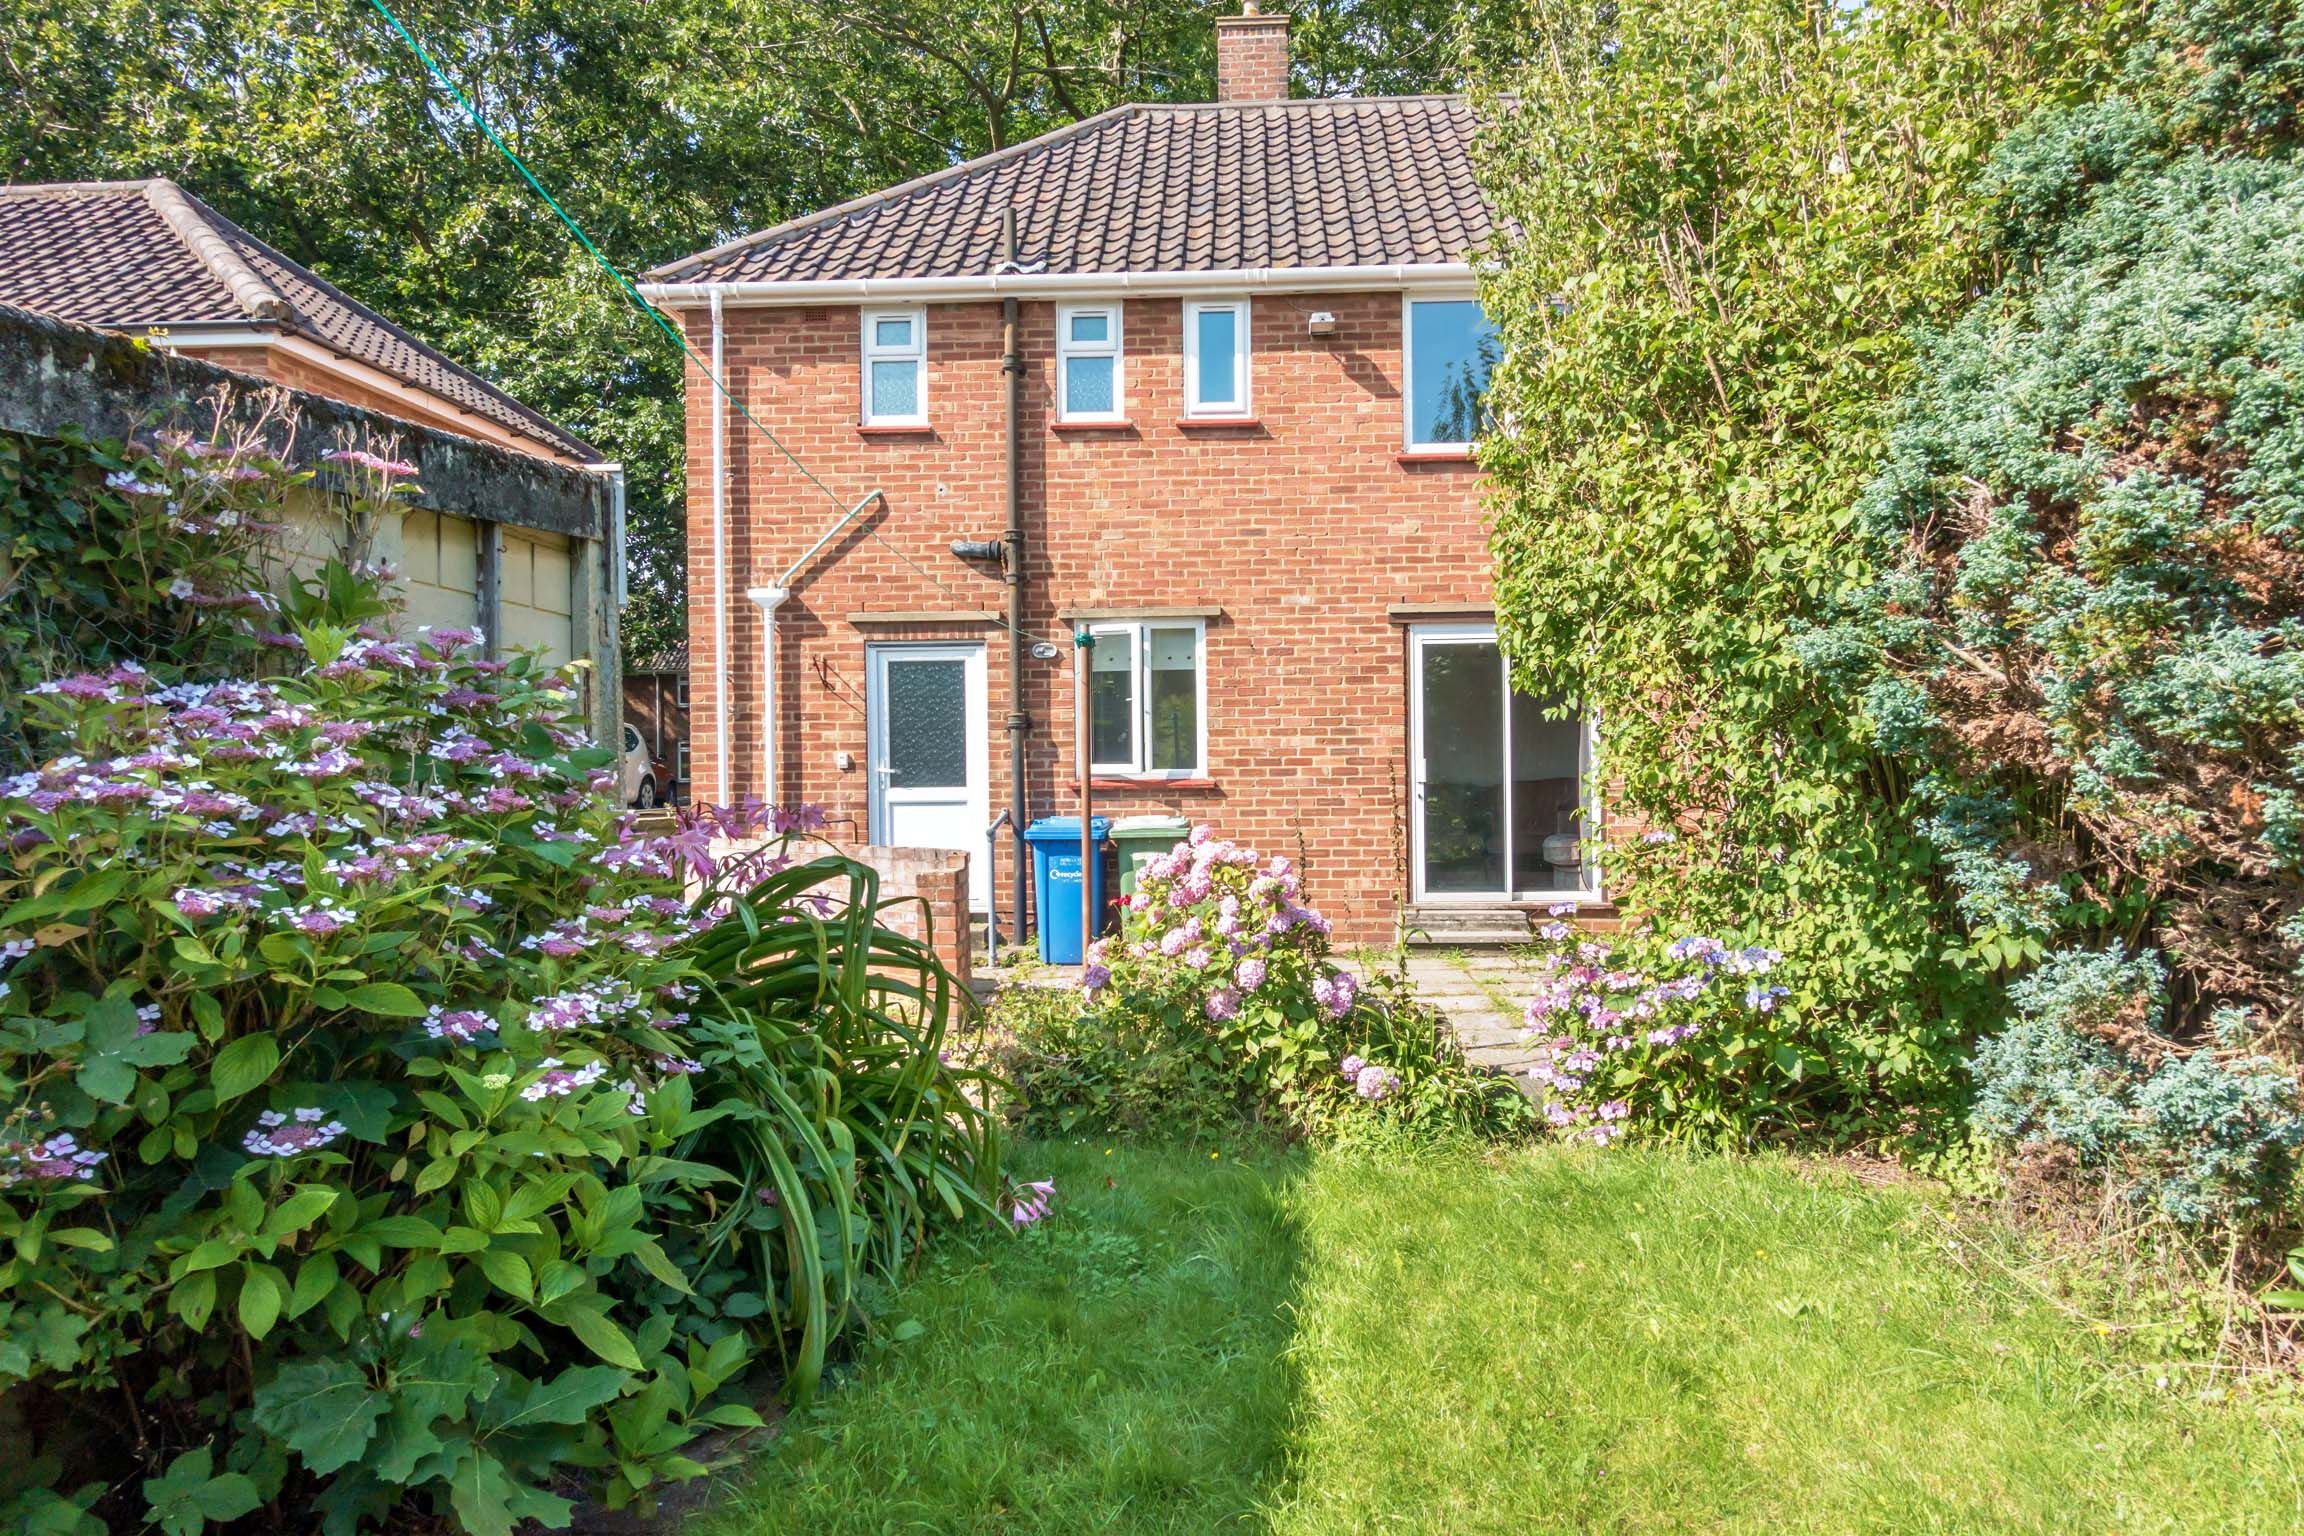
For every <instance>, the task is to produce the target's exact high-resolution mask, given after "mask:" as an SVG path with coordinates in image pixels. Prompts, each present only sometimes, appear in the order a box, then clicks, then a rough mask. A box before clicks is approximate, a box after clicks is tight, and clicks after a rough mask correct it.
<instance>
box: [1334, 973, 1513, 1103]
mask: <svg viewBox="0 0 2304 1536" xmlns="http://www.w3.org/2000/svg"><path fill="white" fill-rule="evenodd" d="M1394 963H1395V962H1394V961H1392V960H1391V958H1390V957H1388V956H1387V957H1386V958H1385V961H1384V964H1385V966H1386V968H1389V967H1390V966H1391V965H1393V964H1394ZM1407 965H1408V979H1409V981H1411V982H1412V983H1414V984H1415V987H1416V995H1417V996H1418V997H1420V998H1422V999H1423V1000H1424V1001H1425V1002H1427V1003H1429V1004H1431V1005H1432V1006H1433V1007H1434V1008H1436V1009H1438V1010H1439V1011H1440V1013H1441V1014H1442V1015H1443V1016H1444V1017H1446V1019H1447V1020H1448V1022H1449V1024H1450V1025H1451V1026H1452V1027H1453V1028H1454V1029H1455V1031H1456V1038H1457V1039H1458V1040H1459V1041H1461V1042H1462V1043H1463V1046H1464V1056H1465V1059H1466V1060H1468V1061H1470V1062H1471V1063H1472V1065H1473V1066H1475V1067H1479V1068H1481V1069H1482V1070H1484V1071H1489V1072H1497V1073H1502V1074H1508V1075H1510V1076H1513V1077H1520V1076H1522V1074H1524V1073H1525V1072H1526V1071H1527V1070H1528V1067H1529V1065H1530V1064H1531V1063H1532V1062H1534V1060H1535V1059H1536V1058H1535V1057H1534V1055H1533V1054H1531V1053H1530V1051H1529V1049H1528V1047H1527V1046H1525V1045H1523V1044H1522V1043H1521V1041H1520V1028H1521V1024H1520V1012H1521V1010H1522V1009H1523V1008H1525V1007H1527V1005H1528V999H1529V997H1530V996H1532V995H1533V994H1534V992H1535V990H1536V968H1535V967H1534V965H1532V964H1530V963H1529V961H1528V960H1527V958H1526V957H1525V956H1524V955H1523V954H1522V953H1521V952H1518V951H1514V950H1504V949H1462V950H1459V949H1442V948H1438V947H1429V948H1418V949H1412V950H1410V951H1409V952H1408V961H1407ZM1354 968H1355V969H1357V970H1361V971H1363V972H1364V971H1365V970H1367V969H1368V967H1367V965H1366V964H1364V963H1363V964H1356V965H1355V967H1354Z"/></svg>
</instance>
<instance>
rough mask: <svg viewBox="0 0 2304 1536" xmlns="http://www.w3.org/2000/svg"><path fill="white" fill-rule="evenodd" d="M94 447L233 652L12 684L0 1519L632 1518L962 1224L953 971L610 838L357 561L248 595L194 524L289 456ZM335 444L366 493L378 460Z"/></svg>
mask: <svg viewBox="0 0 2304 1536" xmlns="http://www.w3.org/2000/svg"><path fill="white" fill-rule="evenodd" d="M114 461H121V462H124V463H125V465H126V467H125V469H123V470H119V471H111V472H110V473H112V474H113V475H114V477H115V481H114V483H113V484H112V485H111V487H110V488H111V490H112V491H113V492H115V493H116V494H119V495H122V496H125V497H127V498H128V502H129V505H130V507H131V508H132V509H133V510H134V512H135V514H136V515H137V516H139V517H141V518H143V519H145V520H147V522H148V523H149V524H150V526H151V527H152V528H153V529H155V530H159V531H158V532H157V533H155V534H153V535H152V536H151V539H150V544H149V547H150V549H151V551H152V555H151V558H150V559H149V560H148V561H147V562H145V563H144V564H143V565H142V566H141V567H139V571H138V574H137V577H136V579H137V580H140V581H146V582H149V583H151V584H152V586H153V587H154V588H155V589H156V591H157V592H160V593H169V592H173V593H174V595H175V598H176V600H177V601H178V602H180V603H182V604H184V605H187V606H189V607H191V608H193V609H194V610H195V617H194V619H193V620H192V621H191V622H192V624H193V626H194V627H195V628H196V629H199V628H205V627H207V626H227V627H232V628H236V629H238V630H240V631H241V632H242V636H243V638H244V639H245V641H246V642H247V643H248V646H247V649H248V652H249V653H251V654H252V653H254V652H256V651H258V650H260V652H261V654H262V655H263V656H264V657H265V658H268V659H267V660H266V661H265V663H264V670H263V674H262V675H238V676H219V677H179V678H178V679H177V680H175V681H163V680H162V678H161V676H160V675H159V674H158V673H157V671H156V670H146V669H145V668H144V667H142V666H140V665H138V664H137V663H136V662H134V661H132V660H127V659H121V660H117V661H114V662H112V663H111V664H108V665H105V666H103V667H101V668H100V669H96V670H90V671H83V672H77V673H72V674H70V675H66V676H61V677H56V678H53V679H50V680H49V681H47V682H45V683H43V684H41V685H39V686H38V687H37V688H36V689H34V690H33V691H32V693H31V694H30V695H29V696H28V698H27V699H26V700H25V701H24V703H25V708H26V713H27V721H26V728H27V734H28V737H29V739H30V740H31V741H33V742H35V743H37V744H38V745H39V748H40V752H39V757H38V759H37V766H33V767H29V768H27V769H26V770H25V771H23V772H20V773H18V774H16V775H14V776H13V777H11V778H10V779H8V780H7V781H6V782H5V783H4V784H0V820H4V822H5V825H6V829H7V833H8V837H9V843H8V853H7V857H6V860H5V862H4V863H0V953H4V954H5V956H6V959H7V970H6V974H5V978H4V982H0V988H4V994H0V1107H4V1121H0V1142H4V1143H5V1146H4V1148H0V1237H4V1238H5V1239H6V1240H7V1243H8V1248H7V1250H6V1257H5V1259H0V1389H5V1390H9V1391H12V1392H15V1393H18V1394H30V1396H29V1397H28V1398H27V1399H26V1403H27V1407H26V1411H25V1421H26V1422H28V1423H30V1424H32V1425H33V1426H35V1427H36V1429H37V1431H38V1434H39V1438H40V1441H41V1445H40V1450H41V1452H42V1455H41V1457H40V1458H39V1459H38V1460H36V1461H35V1462H33V1463H32V1464H30V1465H11V1466H10V1467H9V1468H8V1469H7V1471H6V1473H5V1474H0V1476H4V1477H5V1479H6V1482H5V1484H4V1485H0V1487H5V1488H6V1489H7V1490H8V1492H12V1493H14V1494H15V1496H16V1502H15V1503H14V1504H13V1505H12V1506H11V1505H9V1504H7V1503H6V1502H5V1500H6V1499H7V1497H8V1492H0V1512H5V1513H7V1514H8V1515H10V1516H11V1517H12V1518H14V1519H16V1520H19V1521H24V1522H29V1523H32V1524H33V1526H34V1528H36V1529H41V1530H47V1531H54V1532H79V1531H97V1530H101V1529H103V1528H104V1527H103V1523H102V1522H111V1523H113V1524H114V1525H115V1526H117V1527H120V1528H126V1527H133V1526H137V1525H138V1524H139V1522H140V1521H149V1522H151V1523H154V1524H157V1525H158V1526H159V1527H160V1528H162V1529H163V1530H165V1531H168V1532H171V1533H177V1536H183V1533H192V1532H197V1531H199V1530H201V1529H202V1528H203V1527H204V1526H207V1525H210V1524H225V1523H229V1522H230V1521H232V1520H234V1519H236V1518H237V1517H239V1516H242V1515H246V1514H248V1513H249V1512H250V1511H252V1510H254V1509H256V1508H257V1507H258V1506H260V1505H266V1504H273V1505H275V1507H276V1508H277V1509H278V1510H280V1511H284V1513H283V1514H282V1516H281V1518H282V1519H283V1520H284V1521H285V1524H286V1525H287V1526H288V1527H289V1528H294V1529H317V1530H321V1531H326V1532H350V1531H354V1530H359V1529H368V1528H373V1527H376V1526H378V1525H380V1524H384V1523H387V1522H393V1523H398V1522H403V1521H405V1520H407V1519H409V1518H411V1517H413V1516H415V1515H417V1514H418V1513H420V1512H422V1511H429V1512H430V1513H431V1515H432V1516H433V1517H435V1518H436V1519H438V1520H439V1521H440V1522H442V1523H444V1524H446V1525H449V1526H452V1527H454V1528H456V1529H461V1530H464V1531H468V1532H473V1533H495V1536H503V1533H508V1532H510V1531H511V1530H512V1528H513V1527H514V1526H515V1525H517V1524H519V1523H520V1522H522V1521H525V1520H536V1521H540V1522H542V1523H544V1524H545V1525H548V1526H553V1527H558V1526H562V1525H565V1524H566V1523H567V1520H568V1517H569V1514H570V1504H569V1500H568V1499H567V1498H566V1497H565V1494H566V1492H568V1491H571V1490H572V1489H573V1488H574V1486H575V1485H576V1483H577V1482H578V1481H583V1482H588V1483H590V1484H591V1485H592V1486H593V1487H594V1488H595V1489H596V1490H597V1491H598V1492H599V1493H600V1494H601V1495H602V1496H604V1497H605V1498H606V1499H607V1501H608V1502H609V1503H610V1504H612V1505H615V1504H623V1503H628V1502H632V1501H635V1500H640V1501H646V1500H647V1499H648V1498H649V1497H650V1496H651V1494H652V1491H653V1490H654V1489H655V1488H656V1487H658V1486H660V1485H661V1484H663V1483H664V1482H666V1481H668V1480H671V1479H677V1478H681V1477H687V1476H692V1475H694V1474H695V1473H697V1472H698V1471H699V1470H701V1469H700V1467H699V1465H698V1463H697V1462H696V1461H695V1460H693V1459H691V1457H690V1455H689V1454H688V1452H687V1447H689V1445H690V1444H691V1442H692V1441H693V1440H694V1438H695V1437H696V1436H697V1435H698V1434H699V1433H700V1432H703V1431H705V1430H707V1429H709V1428H712V1427H715V1426H721V1427H726V1426H745V1425H751V1424H755V1423H757V1422H758V1420H757V1416H756V1415H755V1413H754V1411H753V1409H752V1408H751V1407H750V1406H748V1403H747V1400H746V1393H745V1392H744V1391H742V1390H739V1389H740V1388H744V1387H745V1385H746V1383H745V1377H746V1373H747V1372H748V1371H749V1370H751V1369H752V1368H753V1367H755V1366H756V1365H767V1366H772V1367H774V1368H776V1369H778V1370H780V1371H781V1372H782V1374H783V1377H784V1380H785V1382H786V1384H787V1386H788V1389H789V1390H790V1391H791V1392H792V1393H793V1394H794V1395H796V1396H801V1397H804V1396H805V1395H806V1394H807V1393H808V1391H809V1390H810V1389H811V1388H812V1387H813V1385H814V1383H815V1381H816V1379H817V1376H818V1374H819V1373H820V1372H821V1370H822V1368H823V1363H824V1359H825V1355H826V1352H827V1350H828V1348H829V1347H830V1345H831V1343H832V1341H833V1339H834V1338H835V1337H836V1336H837V1335H838V1334H839V1332H840V1331H841V1330H842V1329H844V1328H846V1327H849V1326H852V1325H853V1324H854V1323H855V1322H856V1321H857V1320H858V1316H859V1306H860V1298H861V1296H862V1295H863V1294H864V1291H865V1289H866V1288H867V1287H868V1286H869V1285H870V1284H871V1283H872V1281H873V1279H874V1277H877V1276H886V1275H889V1274H891V1273H892V1272H893V1271H894V1270H895V1269H896V1268H897V1267H898V1266H899V1265H901V1264H902V1263H903V1262H904V1260H905V1258H906V1257H907V1255H908V1254H909V1253H910V1252H911V1251H912V1250H913V1249H914V1247H915V1246H916V1245H917V1244H918V1242H919V1241H920V1240H921V1238H922V1236H923V1235H924V1233H925V1231H926V1229H927V1228H928V1227H929V1226H930V1225H931V1224H933V1223H935V1222H938V1221H949V1220H985V1219H989V1218H991V1217H992V1216H993V1214H994V1213H995V1211H996V1198H997V1195H998V1191H997V1189H996V1187H995V1182H994V1181H995V1180H996V1179H997V1156H998V1136H997V1131H996V1128H995V1127H994V1126H993V1125H992V1124H990V1123H989V1122H988V1121H987V1120H986V1119H985V1118H984V1116H983V1115H982V1114H980V1113H979V1112H978V1110H977V1109H976V1108H975V1107H974V1105H975V1104H976V1103H977V1102H980V1101H981V1098H982V1094H983V1089H982V1085H981V1084H980V1083H977V1082H973V1081H971V1080H969V1078H968V1076H967V1074H965V1073H961V1072H956V1071H955V1070H953V1069H951V1068H948V1067H946V1066H945V1065H943V1064H942V1063H941V1061H940V1060H939V1046H940V1044H941V1043H942V1039H943V1031H944V1028H945V1025H946V1022H947V1020H948V1019H949V1017H950V1015H951V1012H952V1010H953V1009H954V1008H955V1007H957V1006H959V1003H958V1001H957V996H956V993H955V992H954V990H953V983H952V981H951V978H950V977H949V976H948V975H947V974H946V973H945V972H944V971H943V970H942V969H941V968H940V967H939V966H937V964H936V962H935V961H934V959H933V956H932V954H931V952H930V951H929V950H928V948H927V947H926V946H925V945H923V944H921V943H919V942H917V941H914V940H910V939H905V938H901V937H899V936H897V935H894V934H892V933H889V932H887V931H886V930H884V929H883V928H881V927H880V926H879V925H878V924H877V923H876V921H875V911H876V908H877V905H878V896H877V887H876V885H875V883H874V880H873V877H872V875H871V872H870V871H869V870H868V869H865V868H863V867H862V866H858V865H854V864H851V863H848V862H845V861H841V860H837V859H820V860H813V861H806V862H801V861H800V859H799V855H800V852H801V850H800V848H799V847H798V846H797V845H796V844H795V842H794V838H795V837H796V836H797V835H798V834H799V833H800V832H802V831H803V830H805V827H806V825H807V823H808V818H807V817H805V816H802V815H790V816H785V815H778V814H776V813H771V812H767V811H764V810H761V809H759V808H756V807H755V808H749V809H740V810H736V811H730V812H717V813H713V812H698V813H693V814H690V815H689V816H687V817H686V818H685V819H684V820H682V821H681V822H679V823H678V824H677V825H676V826H674V827H673V828H672V830H670V831H666V832H662V833H647V832H643V831H641V830H639V829H638V828H637V827H636V826H635V825H634V824H633V823H632V822H630V821H629V820H623V819H619V816H618V813H617V812H616V810H615V809H614V807H613V806H612V804H611V802H610V800H609V797H608V795H607V794H606V793H605V791H606V788H607V786H608V785H609V784H611V783H612V780H613V776H612V773H611V754H610V753H609V752H608V751H607V750H605V749H603V748H600V747H597V746H595V745H593V744H592V743H591V742H590V740H589V738H588V734H587V732H586V731H585V730H584V729H583V728H582V724H581V721H580V719H579V718H578V717H577V716H576V715H575V714H574V713H573V712H572V710H573V704H574V695H573V692H572V690H571V689H570V687H569V685H568V683H567V681H566V679H565V678H564V677H562V676H561V675H559V674H557V673H555V672H553V671H550V670H548V669H547V668H545V667H544V666H543V665H541V664H540V663H539V662H537V661H536V660H534V659H533V658H529V657H514V658H511V659H508V660H503V661H496V660H490V659H486V658H485V657H484V656H483V655H482V654H481V653H480V650H479V647H478V645H477V643H476V637H475V636H473V635H470V634H467V633H460V632H456V631H450V630H437V631H432V632H429V633H418V634H415V635H410V636H398V635H395V634H393V633H392V632H391V629H390V624H391V618H392V614H391V604H390V600H389V597H388V593H387V592H386V590H385V589H384V588H382V587H380V586H379V584H378V582H377V581H376V580H375V579H373V575H362V574H360V573H357V572H355V571H354V570H353V569H351V568H349V567H348V566H346V565H345V564H342V563H331V564H330V565H328V566H327V567H326V568H325V569H323V570H322V571H320V572H318V573H317V574H315V575H313V576H311V577H309V578H307V579H306V580H304V581H302V582H300V583H297V584H296V585H295V586H294V587H292V588H291V589H290V590H289V591H288V592H287V593H286V594H285V595H284V599H283V600H275V599H274V598H273V597H272V596H271V594H270V593H269V592H267V591H266V590H265V589H264V588H263V587H261V586H259V585H256V584H255V583H254V582H253V581H252V580H251V579H250V577H251V570H250V568H249V566H248V565H247V564H245V563H238V564H235V563H233V562H234V561H238V560H240V558H241V557H240V556H238V555H234V556H232V557H231V559H224V556H223V555H222V554H220V552H219V546H218V543H217V541H218V540H220V539H223V538H226V537H227V536H228V530H226V529H225V528H224V527H223V526H222V520H221V519H219V518H216V517H213V516H204V517H201V518H191V517H187V516H186V515H185V511H186V509H187V508H188V507H190V506H192V505H193V504H194V498H195V497H196V496H205V495H209V494H211V493H214V496H215V498H216V499H215V500H214V501H212V502H211V503H209V504H210V505H211V506H215V507H227V506H228V507H231V508H236V509H238V510H239V511H240V512H241V513H242V514H243V516H242V517H240V518H236V519H234V520H233V522H234V524H235V526H238V525H244V524H245V523H246V522H247V521H250V520H253V521H255V522H258V523H261V522H264V521H266V520H267V515H268V510H269V509H272V508H276V507H277V504H278V499H279V497H280V495H281V494H282V487H283V483H284V482H283V480H282V477H280V476H279V475H278V474H277V473H276V472H275V471H274V470H273V469H272V468H270V467H268V466H265V465H261V464H256V463H253V462H251V461H249V460H247V459H244V458H239V457H236V456H234V455H232V454H230V453H225V454H222V455H218V454H216V453H213V452H210V451H207V450H197V451H196V450H192V449H189V448H183V447H180V448H179V449H177V450H174V451H168V452H158V453H150V454H145V455H134V454H123V453H121V452H120V451H119V450H118V449H117V448H110V449H105V450H103V451H102V452H101V454H100V455H99V456H98V458H97V462H98V463H99V465H102V464H105V463H110V462H114ZM337 462H338V466H339V469H340V470H341V472H343V473H344V474H346V475H347V476H349V477H350V478H351V482H352V483H353V484H355V485H356V486H361V487H365V489H364V490H362V491H360V493H359V494H361V495H362V496H363V497H364V498H365V500H366V502H367V508H366V510H368V511H369V512H374V513H381V512H382V511H385V510H388V504H389V502H390V499H391V497H392V496H393V495H394V493H395V486H396V484H397V482H399V481H400V479H401V477H402V475H403V473H404V470H403V468H402V466H398V465H395V464H393V463H391V462H390V461H389V460H388V459H384V458H381V457H378V456H375V455H373V454H363V453H358V452H353V453H347V454H343V455H341V456H339V459H338V461H337ZM244 472H245V473H244ZM122 475H124V476H125V477H126V478H125V479H120V478H118V477H119V476H122ZM219 561H222V563H221V564H219V563H218V562H219ZM193 571H199V572H205V573H209V574H202V575H193V576H187V575H186V574H185V573H186V572H193ZM227 574H228V575H229V576H230V580H229V581H226V582H224V583H223V584H222V585H212V584H211V575H214V576H218V577H221V576H224V575H227ZM179 583H181V585H179ZM223 649H224V650H225V651H231V650H232V649H233V647H232V646H230V645H225V646H223ZM179 670H181V669H179ZM747 837H751V838H755V839H761V840H762V841H761V843H760V846H759V847H758V849H757V851H756V852H753V853H750V854H746V855H743V856H741V857H734V858H716V857H715V855H714V853H713V848H714V847H715V845H716V843H717V842H718V841H719V840H722V839H727V838H737V839H743V838H747ZM28 1485H29V1486H28ZM53 1488H60V1489H61V1490H62V1491H50V1490H51V1489H53ZM99 1517H101V1520H100V1519H99Z"/></svg>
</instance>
